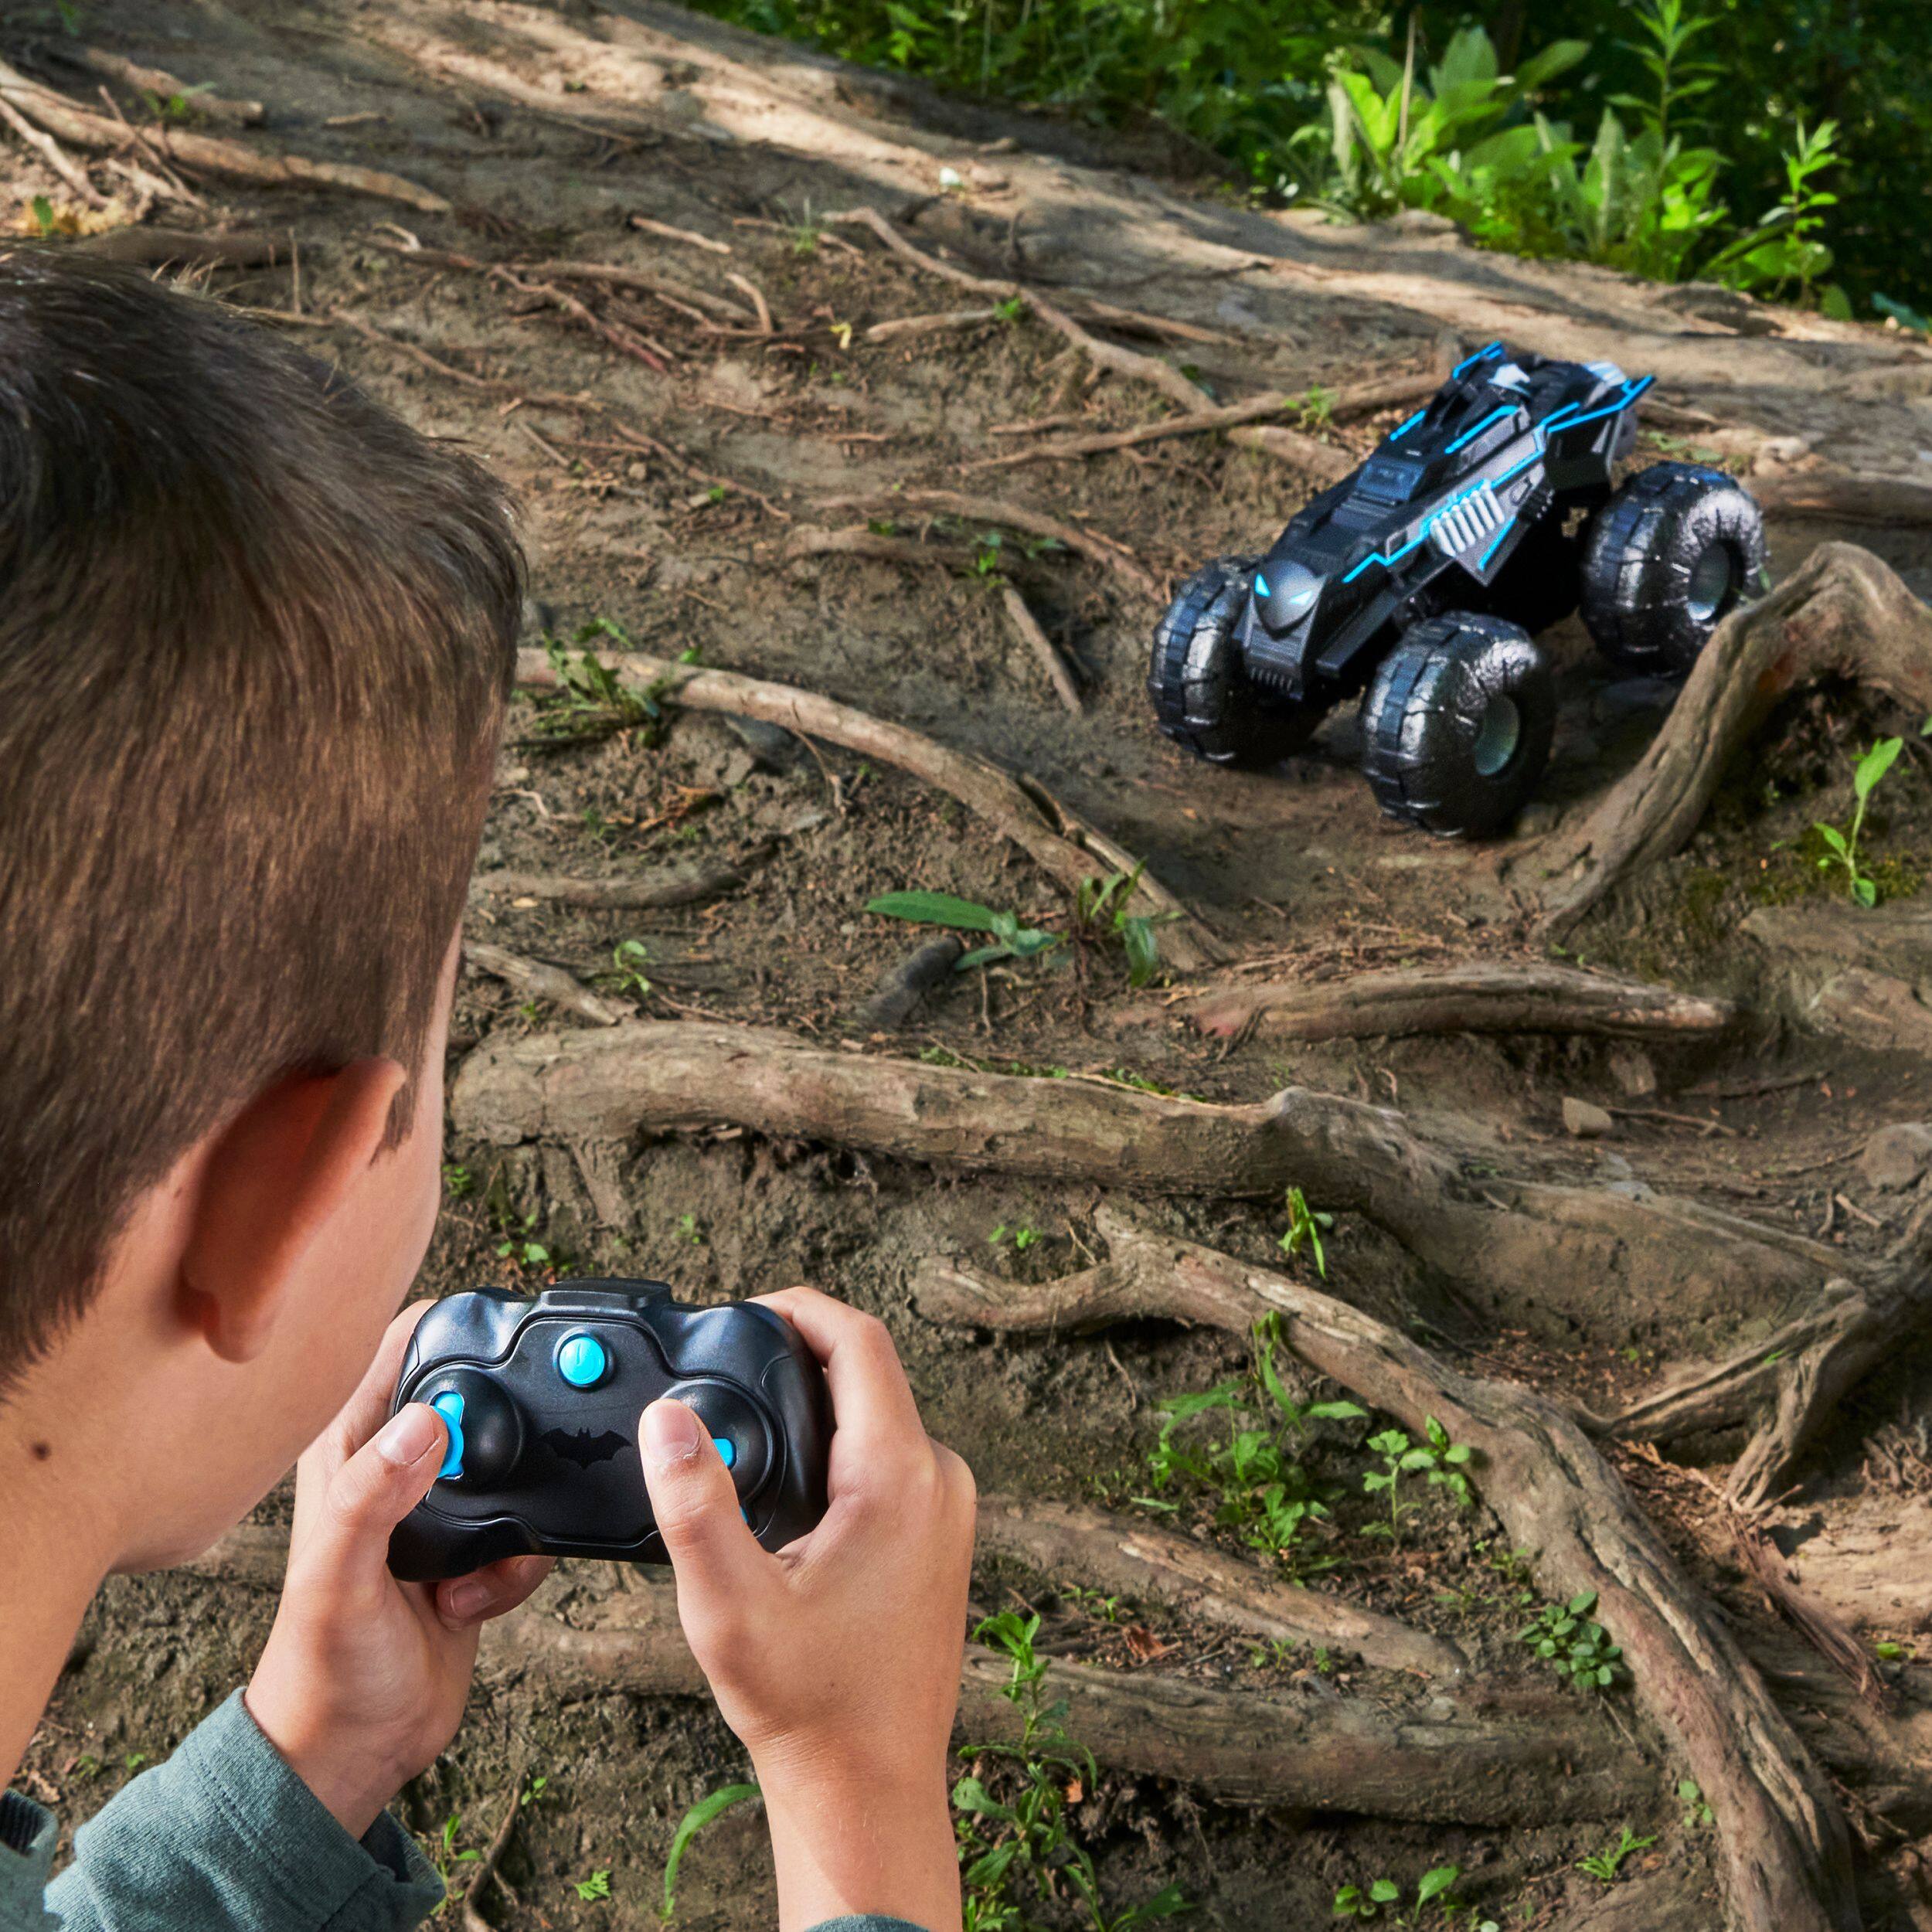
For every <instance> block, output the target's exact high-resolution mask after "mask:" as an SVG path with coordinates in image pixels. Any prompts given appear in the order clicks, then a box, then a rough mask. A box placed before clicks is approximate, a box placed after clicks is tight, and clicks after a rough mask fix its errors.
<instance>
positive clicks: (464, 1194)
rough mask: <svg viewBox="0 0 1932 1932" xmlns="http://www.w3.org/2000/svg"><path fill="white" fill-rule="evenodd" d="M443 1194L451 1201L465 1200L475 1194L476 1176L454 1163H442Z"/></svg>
mask: <svg viewBox="0 0 1932 1932" xmlns="http://www.w3.org/2000/svg"><path fill="white" fill-rule="evenodd" d="M443 1192H444V1193H445V1194H447V1196H449V1197H450V1199H451V1200H452V1201H462V1200H467V1199H468V1198H469V1196H471V1195H472V1194H474V1192H476V1176H475V1175H474V1174H472V1173H471V1172H470V1170H469V1169H468V1168H466V1167H461V1166H459V1165H457V1163H456V1162H454V1161H445V1162H444V1163H443Z"/></svg>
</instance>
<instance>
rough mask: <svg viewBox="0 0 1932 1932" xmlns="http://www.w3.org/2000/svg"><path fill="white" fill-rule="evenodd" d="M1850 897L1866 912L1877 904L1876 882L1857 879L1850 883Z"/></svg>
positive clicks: (1877, 891) (1877, 890)
mask: <svg viewBox="0 0 1932 1932" xmlns="http://www.w3.org/2000/svg"><path fill="white" fill-rule="evenodd" d="M1852 897H1853V898H1854V899H1855V900H1857V902H1858V903H1859V904H1860V905H1861V906H1863V907H1864V908H1865V910H1866V911H1867V912H1869V911H1870V910H1872V907H1873V906H1876V904H1877V903H1879V889H1878V882H1877V881H1876V879H1866V878H1862V877H1861V878H1858V879H1853V880H1852Z"/></svg>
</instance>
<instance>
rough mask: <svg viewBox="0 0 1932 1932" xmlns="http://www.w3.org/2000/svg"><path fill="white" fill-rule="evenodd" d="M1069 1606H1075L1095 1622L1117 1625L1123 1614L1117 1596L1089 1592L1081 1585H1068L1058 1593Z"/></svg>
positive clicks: (1119, 1599)
mask: <svg viewBox="0 0 1932 1932" xmlns="http://www.w3.org/2000/svg"><path fill="white" fill-rule="evenodd" d="M1060 1594H1062V1595H1063V1597H1066V1600H1067V1601H1068V1602H1069V1603H1070V1604H1077V1605H1078V1606H1079V1607H1080V1608H1081V1609H1082V1610H1083V1611H1086V1613H1087V1615H1088V1616H1090V1617H1093V1618H1094V1620H1095V1621H1097V1622H1099V1623H1103V1624H1117V1623H1118V1622H1119V1621H1121V1617H1122V1616H1123V1615H1124V1614H1125V1613H1124V1611H1122V1610H1121V1598H1120V1597H1117V1596H1114V1597H1108V1596H1105V1595H1103V1594H1102V1593H1101V1592H1100V1591H1099V1590H1089V1589H1088V1588H1087V1587H1085V1586H1084V1585H1083V1584H1080V1583H1068V1584H1067V1585H1066V1587H1064V1588H1063V1590H1062V1591H1061V1593H1060Z"/></svg>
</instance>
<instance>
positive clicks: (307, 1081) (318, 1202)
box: [180, 1059, 409, 1362]
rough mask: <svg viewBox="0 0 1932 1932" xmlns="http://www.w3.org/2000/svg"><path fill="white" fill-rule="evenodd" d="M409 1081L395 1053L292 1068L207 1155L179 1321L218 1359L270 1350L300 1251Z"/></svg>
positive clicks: (374, 1149)
mask: <svg viewBox="0 0 1932 1932" xmlns="http://www.w3.org/2000/svg"><path fill="white" fill-rule="evenodd" d="M408 1077H409V1076H408V1074H407V1073H406V1071H405V1070H404V1069H403V1067H402V1066H399V1065H398V1064H397V1063H396V1061H394V1060H380V1059H372V1060H352V1061H351V1062H350V1063H349V1065H348V1066H345V1067H343V1068H342V1070H340V1072H338V1073H320V1074H298V1075H291V1077H289V1078H288V1079H287V1080H280V1081H277V1083H276V1084H275V1085H274V1086H273V1087H269V1088H267V1089H266V1090H264V1091H263V1092H262V1093H260V1094H257V1096H256V1097H255V1098H254V1099H253V1100H251V1101H250V1102H249V1104H247V1106H246V1107H243V1109H242V1111H241V1112H240V1114H237V1115H236V1117H235V1118H234V1119H233V1121H230V1122H229V1124H227V1126H226V1127H225V1128H223V1129H222V1131H221V1132H220V1134H219V1137H218V1138H217V1139H216V1141H215V1143H214V1145H213V1146H212V1147H210V1148H209V1150H208V1155H207V1158H206V1161H205V1162H203V1164H202V1172H201V1176H200V1185H199V1188H198V1189H197V1190H196V1199H195V1204H194V1207H193V1209H192V1215H191V1218H190V1220H189V1228H188V1238H187V1240H186V1243H185V1246H184V1247H183V1249H182V1260H181V1277H180V1294H181V1298H182V1306H183V1310H184V1313H185V1317H186V1319H187V1320H188V1321H189V1322H190V1323H191V1324H192V1326H193V1327H194V1328H196V1330H197V1331H198V1332H199V1333H200V1334H201V1335H202V1337H203V1338H205V1339H206V1342H207V1343H208V1345H209V1347H210V1348H211V1349H213V1350H214V1352H215V1353H216V1355H219V1356H220V1358H221V1359H223V1361H224V1362H247V1361H250V1360H251V1359H253V1357H254V1356H256V1355H259V1354H260V1352H261V1350H262V1349H263V1348H264V1346H265V1345H267V1340H268V1337H269V1335H270V1332H271V1331H272V1330H273V1329H274V1325H275V1320H276V1317H277V1315H278V1314H279V1312H280V1311H281V1303H282V1297H283V1294H284V1291H286V1289H287V1284H288V1281H289V1279H290V1277H291V1275H292V1274H293V1273H294V1268H295V1265H296V1264H297V1263H298V1261H299V1260H301V1256H302V1254H303V1253H304V1250H306V1249H307V1248H308V1245H309V1244H310V1243H311V1242H312V1241H313V1240H315V1237H316V1236H317V1235H318V1234H319V1233H321V1230H322V1227H323V1226H324V1225H325V1223H327V1222H328V1219H329V1218H330V1217H331V1216H332V1215H333V1214H334V1213H335V1211H336V1210H337V1209H338V1208H339V1207H341V1206H342V1204H343V1202H345V1200H346V1199H347V1198H348V1196H349V1193H350V1192H351V1191H352V1189H353V1188H354V1187H355V1183H356V1182H357V1180H358V1179H359V1178H360V1176H361V1175H362V1174H363V1173H364V1172H366V1170H367V1168H368V1167H369V1164H370V1162H372V1161H373V1160H374V1159H375V1158H376V1155H378V1154H379V1152H380V1151H382V1147H383V1138H384V1136H385V1135H386V1133H387V1131H388V1128H389V1106H390V1103H391V1102H392V1101H393V1100H394V1099H395V1097H396V1094H398V1092H400V1090H401V1088H402V1087H403V1083H404V1082H405V1081H406V1080H407V1079H408Z"/></svg>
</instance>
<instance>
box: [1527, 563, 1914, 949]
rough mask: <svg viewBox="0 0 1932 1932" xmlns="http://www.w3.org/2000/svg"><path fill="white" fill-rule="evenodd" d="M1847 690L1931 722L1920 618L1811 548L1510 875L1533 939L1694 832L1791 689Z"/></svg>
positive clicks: (1905, 600) (1866, 578) (1729, 629)
mask: <svg viewBox="0 0 1932 1932" xmlns="http://www.w3.org/2000/svg"><path fill="white" fill-rule="evenodd" d="M1830 675H1836V676H1840V677H1845V678H1850V679H1855V680H1856V681H1857V682H1860V683H1862V684H1865V685H1870V686H1872V687H1875V688H1876V689H1879V690H1880V691H1882V692H1885V693H1886V695H1887V696H1889V697H1892V698H1893V699H1896V700H1897V702H1899V703H1900V704H1901V705H1902V706H1905V707H1906V709H1909V710H1910V712H1911V713H1913V716H1918V717H1923V716H1925V715H1926V713H1927V712H1932V611H1928V610H1927V607H1926V606H1925V605H1924V604H1922V603H1920V600H1918V599H1917V597H1914V596H1913V594H1912V593H1911V592H1910V590H1907V589H1906V587H1905V586H1904V585H1903V583H1900V581H1899V580H1898V577H1896V574H1895V573H1893V571H1892V570H1890V569H1889V568H1888V567H1887V566H1886V565H1885V564H1883V563H1880V562H1879V560H1878V559H1877V558H1876V557H1875V556H1872V555H1871V553H1869V551H1866V550H1861V549H1858V548H1857V547H1856V546H1855V545H1852V544H1845V543H1827V544H1821V546H1819V547H1818V549H1816V550H1815V551H1814V552H1813V553H1811V556H1810V557H1809V558H1808V560H1806V561H1805V563H1804V565H1803V566H1801V568H1800V569H1799V570H1797V571H1795V572H1794V573H1793V574H1792V575H1791V577H1787V579H1786V580H1784V583H1781V584H1780V585H1779V586H1778V587H1777V589H1776V590H1773V591H1772V592H1771V594H1770V595H1769V596H1768V597H1765V598H1764V599H1763V600H1761V601H1760V602H1759V603H1757V604H1750V605H1747V606H1746V607H1744V608H1743V609H1742V610H1740V611H1737V612H1736V613H1735V614H1733V616H1731V617H1727V618H1726V620H1725V621H1724V622H1723V624H1720V625H1719V627H1718V631H1717V634H1716V636H1715V637H1714V638H1712V639H1711V641H1710V642H1709V644H1708V645H1706V646H1705V648H1704V651H1703V654H1702V656H1700V657H1699V658H1698V660H1697V664H1696V668H1694V669H1693V670H1692V672H1691V675H1690V678H1689V681H1688V682H1686V683H1685V686H1684V689H1683V691H1682V694H1681V695H1680V696H1679V698H1678V700H1677V702H1676V704H1675V706H1674V707H1673V708H1672V711H1671V714H1670V716H1669V717H1668V719H1665V723H1664V728H1663V730H1662V731H1660V732H1659V733H1658V735H1657V736H1656V738H1655V740H1653V741H1652V742H1651V747H1650V749H1649V750H1648V751H1646V752H1645V754H1644V756H1643V757H1642V758H1641V759H1640V760H1638V763H1637V764H1636V766H1635V767H1634V768H1633V769H1632V770H1631V771H1630V772H1629V773H1628V774H1627V775H1626V776H1625V777H1623V778H1621V780H1619V781H1617V784H1615V785H1614V786H1612V787H1611V789H1610V791H1607V793H1605V794H1604V796H1603V797H1602V798H1600V800H1598V801H1597V803H1596V804H1595V805H1594V806H1593V807H1592V808H1590V811H1588V812H1587V813H1585V814H1584V815H1583V816H1582V818H1581V819H1580V822H1579V823H1578V824H1577V826H1576V827H1575V828H1573V829H1572V828H1566V827H1559V828H1557V830H1556V831H1555V832H1553V833H1551V834H1550V835H1549V836H1548V837H1547V838H1544V839H1542V840H1540V841H1539V842H1537V843H1536V845H1533V846H1532V847H1531V848H1530V849H1529V850H1528V851H1527V852H1526V853H1525V854H1524V855H1523V856H1522V858H1521V859H1518V860H1516V861H1515V863H1514V864H1513V865H1512V867H1511V872H1512V876H1513V878H1514V879H1515V880H1517V881H1518V882H1522V881H1526V880H1529V879H1534V880H1535V881H1536V882H1537V883H1536V885H1535V886H1534V888H1533V889H1534V890H1535V892H1536V895H1537V896H1538V897H1539V900H1540V901H1541V906H1542V919H1541V925H1542V930H1543V931H1544V932H1546V934H1562V933H1564V932H1566V931H1568V930H1570V928H1571V927H1573V926H1574V925H1575V924H1576V923H1577V921H1578V920H1580V919H1581V918H1582V917H1583V915H1584V914H1585V913H1587V912H1588V911H1589V910H1590V908H1591V907H1592V906H1595V905H1596V904H1597V903H1598V902H1599V901H1600V900H1602V899H1603V898H1604V896H1605V895H1606V894H1607V893H1609V892H1610V891H1611V889H1612V888H1613V887H1614V886H1615V885H1616V884H1617V882H1618V881H1619V880H1620V879H1622V878H1623V877H1624V876H1625V875H1626V874H1627V873H1628V872H1632V871H1634V870H1635V869H1637V868H1638V867H1639V866H1644V865H1647V864H1649V863H1651V862H1655V860H1658V859H1663V858H1666V857H1668V855H1670V854H1671V853H1672V852H1675V850H1676V849H1678V848H1679V846H1680V845H1682V844H1683V842H1684V841H1685V839H1686V838H1689V836H1690V835H1691V833H1692V831H1693V830H1694V829H1695V828H1696V825H1697V822H1698V821H1699V819H1700V818H1702V816H1703V814H1704V811H1705V808H1706V807H1707V806H1708V805H1709V803H1710V800H1711V795H1712V794H1713V792H1714V791H1716V788H1717V784H1718V781H1719V778H1720V777H1722V776H1723V771H1724V768H1725V767H1726V764H1728V763H1729V762H1730V759H1731V757H1732V756H1733V753H1736V750H1738V748H1739V747H1740V746H1741V745H1742V744H1743V743H1744V741H1745V740H1747V738H1749V737H1750V735H1751V733H1753V732H1754V731H1755V730H1757V728H1758V727H1759V726H1760V725H1761V724H1763V723H1764V720H1765V719H1766V718H1767V717H1768V716H1770V713H1771V710H1772V709H1773V707H1774V706H1775V705H1776V704H1777V702H1778V701H1779V700H1780V699H1781V698H1783V697H1784V696H1786V695H1787V693H1789V692H1791V691H1794V690H1795V689H1798V687H1799V686H1800V685H1804V684H1807V683H1809V682H1812V681H1813V680H1815V679H1818V678H1821V677H1825V676H1830Z"/></svg>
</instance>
